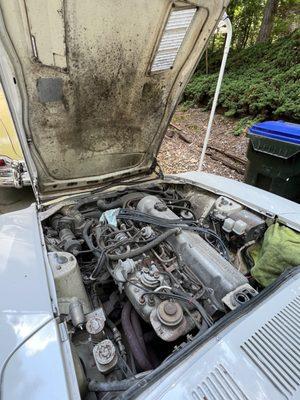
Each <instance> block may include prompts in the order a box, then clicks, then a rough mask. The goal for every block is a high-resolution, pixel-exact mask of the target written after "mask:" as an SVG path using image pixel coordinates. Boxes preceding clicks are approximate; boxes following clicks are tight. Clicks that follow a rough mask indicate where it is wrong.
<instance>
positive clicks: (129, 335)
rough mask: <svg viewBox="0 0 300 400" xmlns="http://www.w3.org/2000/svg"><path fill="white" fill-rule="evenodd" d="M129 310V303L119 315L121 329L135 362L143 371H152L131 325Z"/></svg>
mask: <svg viewBox="0 0 300 400" xmlns="http://www.w3.org/2000/svg"><path fill="white" fill-rule="evenodd" d="M131 308H132V305H131V303H130V302H129V301H128V302H127V303H126V304H125V306H124V307H123V310H122V315H121V322H122V328H123V331H124V333H125V336H126V339H127V342H128V344H129V347H130V349H131V351H132V354H133V356H134V358H135V360H136V362H137V363H138V365H139V367H140V368H141V369H142V370H143V371H147V370H150V369H152V366H151V363H150V362H149V360H148V359H147V358H146V357H145V355H144V353H143V351H142V349H141V346H140V344H139V342H138V339H137V337H136V335H135V333H134V330H133V327H132V325H131V321H130V314H131Z"/></svg>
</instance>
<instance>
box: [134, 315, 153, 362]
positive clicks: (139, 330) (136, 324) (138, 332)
mask: <svg viewBox="0 0 300 400" xmlns="http://www.w3.org/2000/svg"><path fill="white" fill-rule="evenodd" d="M130 319H131V324H132V328H133V330H134V332H135V335H136V338H137V340H138V342H139V344H140V347H141V349H142V351H143V353H144V355H145V356H146V357H147V358H148V359H149V354H148V352H147V349H146V345H145V341H144V336H143V331H142V327H141V323H140V320H139V317H138V315H137V312H136V311H135V309H134V308H133V307H132V308H131V314H130Z"/></svg>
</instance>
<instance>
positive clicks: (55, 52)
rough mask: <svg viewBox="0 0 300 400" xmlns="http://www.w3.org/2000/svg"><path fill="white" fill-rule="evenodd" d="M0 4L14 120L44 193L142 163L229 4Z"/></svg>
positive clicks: (121, 0) (207, 0)
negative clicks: (14, 89) (14, 91)
mask: <svg viewBox="0 0 300 400" xmlns="http://www.w3.org/2000/svg"><path fill="white" fill-rule="evenodd" d="M0 4H1V11H2V17H3V20H4V27H3V28H1V29H2V30H3V32H2V37H3V38H4V39H3V42H2V45H4V46H5V49H6V51H7V54H8V55H9V60H10V63H11V65H12V68H13V70H12V71H11V73H12V74H13V77H14V78H15V80H14V81H15V84H16V85H17V89H18V91H19V94H20V104H21V106H20V107H19V109H20V110H22V124H18V123H16V127H17V130H18V131H19V132H18V133H19V135H21V136H22V135H23V138H22V140H21V142H22V147H23V150H24V154H25V157H26V158H27V161H28V164H29V170H31V173H32V174H35V175H36V176H35V178H36V182H37V185H38V190H39V191H40V194H41V195H42V196H45V195H46V196H47V195H50V194H51V193H52V194H53V193H58V192H60V191H62V190H66V189H70V188H72V189H74V188H76V190H78V189H79V188H84V187H87V186H88V185H92V184H93V185H95V184H98V183H100V182H103V181H104V180H105V181H107V180H109V179H111V178H117V177H118V176H120V177H121V176H123V177H124V176H130V175H133V174H135V175H136V174H139V173H142V172H146V171H148V170H149V169H150V167H151V165H153V162H154V160H155V157H156V154H157V152H158V150H159V147H160V144H161V141H162V138H163V135H164V133H165V131H166V129H167V126H168V123H169V120H170V118H171V116H172V114H173V112H174V109H175V107H176V105H177V103H178V100H179V98H180V95H181V94H182V92H183V89H184V87H185V85H186V84H187V82H188V80H189V78H190V76H191V74H192V72H193V70H194V68H195V67H196V65H197V62H198V61H199V58H200V56H201V54H202V52H203V49H204V48H205V45H206V43H207V40H208V38H209V36H210V35H211V33H212V32H213V31H214V28H215V26H216V24H217V22H218V20H219V19H220V17H221V16H222V14H223V12H224V8H225V6H226V5H227V1H226V0H191V1H170V0H151V1H149V0H114V1H112V0H89V1H88V2H86V1H79V0H77V1H69V0H65V1H63V0H53V1H51V2H50V1H47V0H24V1H18V2H12V1H9V0H0ZM8 64H9V63H8V62H7V65H8ZM1 67H2V68H1V69H2V71H3V68H4V66H3V65H2V66H1ZM6 72H7V71H6ZM6 77H7V73H6ZM2 78H3V76H2ZM3 84H4V87H5V88H6V89H7V88H8V85H10V84H14V83H13V78H12V79H11V82H9V83H7V82H3ZM6 94H7V97H8V100H10V107H11V108H12V109H13V108H14V107H15V110H12V114H13V115H14V116H15V118H16V119H17V118H19V117H18V115H17V113H16V111H18V110H17V106H16V105H14V104H12V98H9V94H10V90H9V89H7V90H6ZM14 102H16V99H14ZM13 111H15V112H13ZM22 131H23V132H22ZM25 136H26V140H24V137H25ZM29 158H30V159H29ZM32 165H33V166H34V168H32V167H31V166H32Z"/></svg>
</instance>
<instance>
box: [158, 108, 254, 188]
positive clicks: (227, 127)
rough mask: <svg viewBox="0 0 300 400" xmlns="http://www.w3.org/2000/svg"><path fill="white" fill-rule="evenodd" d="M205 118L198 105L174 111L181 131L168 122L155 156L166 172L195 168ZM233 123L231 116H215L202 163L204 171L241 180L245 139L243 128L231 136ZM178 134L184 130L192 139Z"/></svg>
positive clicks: (204, 128) (203, 134) (207, 115)
mask: <svg viewBox="0 0 300 400" xmlns="http://www.w3.org/2000/svg"><path fill="white" fill-rule="evenodd" d="M208 119H209V112H207V111H205V110H203V109H201V108H195V109H189V110H187V111H185V110H183V109H182V108H179V109H178V110H177V111H176V113H175V114H174V117H173V120H172V124H174V125H176V127H178V128H180V129H181V130H182V131H181V132H180V131H178V130H177V129H175V128H174V127H172V126H170V128H169V129H168V132H167V135H166V136H165V138H164V141H163V143H162V147H161V150H160V153H159V156H158V161H159V163H160V165H161V167H162V170H163V171H164V172H165V173H179V172H186V171H195V170H196V169H197V167H198V162H199V158H200V153H201V150H202V144H203V140H204V136H205V132H206V128H207V124H208ZM236 124H237V121H236V120H234V119H231V118H227V117H224V116H222V115H218V114H217V115H216V116H215V120H214V123H213V127H212V131H211V136H210V141H209V148H208V152H207V155H206V157H205V159H204V164H203V171H204V172H210V173H212V174H217V175H222V176H226V177H228V178H233V179H236V180H240V181H242V180H243V175H244V171H245V166H246V161H247V159H246V151H247V146H248V139H247V138H246V132H245V133H244V134H242V135H240V136H238V137H237V136H234V134H233V130H234V127H235V125H236ZM179 134H183V136H184V137H185V138H187V139H188V141H190V142H191V143H187V142H186V141H185V140H184V139H183V138H181V137H180V136H179ZM224 152H225V154H224ZM228 155H229V156H228Z"/></svg>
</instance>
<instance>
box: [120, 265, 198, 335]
mask: <svg viewBox="0 0 300 400" xmlns="http://www.w3.org/2000/svg"><path fill="white" fill-rule="evenodd" d="M140 264H141V262H140V260H138V261H136V262H135V261H134V260H132V259H127V260H125V261H119V262H118V264H117V265H116V266H115V269H114V272H113V276H114V278H115V280H116V281H117V283H118V285H119V290H120V291H122V290H123V289H124V290H125V293H126V295H127V297H128V299H129V301H130V302H131V304H132V305H133V307H134V308H135V310H136V311H137V312H138V314H139V315H140V316H141V317H142V318H143V320H144V321H146V322H148V323H151V325H152V327H153V329H154V330H155V332H156V334H157V335H158V336H159V337H160V338H161V339H163V340H165V341H174V340H176V339H178V338H179V337H180V336H182V335H184V334H186V333H188V332H189V331H190V330H191V329H192V328H193V327H194V326H195V322H194V321H195V319H196V320H199V317H200V315H199V313H198V312H194V314H195V315H193V316H191V315H186V313H185V312H184V310H183V308H182V306H181V305H180V304H179V303H178V302H175V301H173V300H164V301H162V300H160V298H159V297H158V296H156V295H155V293H154V292H157V291H161V290H164V289H171V288H170V287H169V286H168V285H169V283H168V281H167V280H166V279H165V276H164V275H163V274H162V273H161V271H160V269H159V268H158V267H157V265H156V264H155V263H154V262H152V263H151V264H150V265H149V266H141V265H140Z"/></svg>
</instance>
